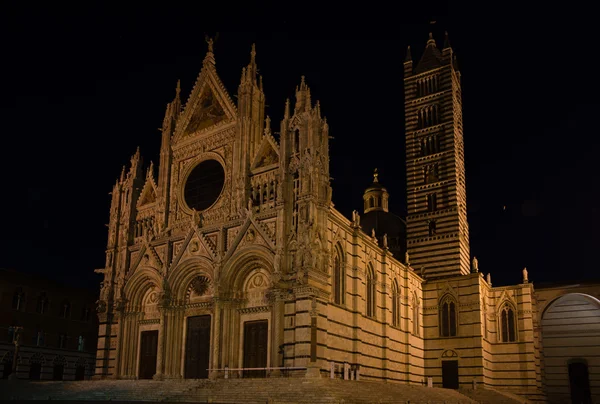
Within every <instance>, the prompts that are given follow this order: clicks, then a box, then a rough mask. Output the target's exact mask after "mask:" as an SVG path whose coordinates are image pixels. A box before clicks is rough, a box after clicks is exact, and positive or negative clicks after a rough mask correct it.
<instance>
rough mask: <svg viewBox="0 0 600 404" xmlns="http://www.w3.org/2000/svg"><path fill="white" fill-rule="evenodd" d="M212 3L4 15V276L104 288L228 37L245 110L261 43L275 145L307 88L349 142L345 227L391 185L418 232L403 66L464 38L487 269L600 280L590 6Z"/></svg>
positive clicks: (338, 161) (343, 189)
mask: <svg viewBox="0 0 600 404" xmlns="http://www.w3.org/2000/svg"><path fill="white" fill-rule="evenodd" d="M204 3H206V2H198V3H197V4H199V6H198V7H196V8H189V9H187V8H184V7H183V6H169V8H163V9H158V8H151V7H150V6H148V5H147V4H148V3H140V4H138V5H136V6H120V7H119V8H115V9H109V8H106V7H105V6H96V5H93V4H88V3H86V5H83V6H76V7H73V6H71V7H69V8H67V7H62V8H61V7H60V6H56V5H54V4H53V5H52V6H46V7H44V8H41V7H38V6H34V5H32V4H29V3H27V5H25V6H23V5H18V4H19V3H10V2H9V3H3V5H2V6H0V7H1V9H0V26H1V28H0V34H1V35H2V36H1V38H2V48H1V49H2V50H1V52H2V53H1V55H2V59H1V60H2V63H1V65H0V66H1V75H0V80H1V81H0V83H1V85H0V125H1V127H2V129H1V130H0V134H1V135H0V136H2V154H1V157H0V172H1V173H2V174H1V175H2V177H1V178H2V198H1V201H2V202H1V203H2V205H1V208H2V213H3V215H2V222H1V223H2V225H1V227H0V228H1V232H0V237H1V240H0V267H5V268H11V269H15V270H19V271H26V272H32V273H39V274H44V275H45V276H47V277H51V278H54V279H57V280H60V281H64V282H68V283H71V284H79V285H87V286H92V287H96V286H97V285H98V282H99V281H100V277H99V276H98V275H96V274H94V273H93V270H94V268H99V267H102V266H103V264H104V248H105V246H106V240H107V228H106V227H105V223H107V222H108V214H109V204H110V196H109V195H108V192H109V191H110V190H111V187H112V184H113V183H114V181H115V179H116V178H117V176H118V175H119V173H120V171H121V166H122V165H123V164H127V163H128V161H129V158H130V156H131V154H133V153H134V151H135V148H136V147H137V146H138V145H139V146H140V148H141V152H142V155H143V156H144V158H145V160H146V162H149V161H150V160H153V161H154V162H155V163H157V162H158V152H159V146H160V132H159V131H158V130H157V128H159V127H160V126H161V124H162V118H163V113H164V108H165V106H166V104H167V102H169V101H170V100H171V99H172V97H173V95H174V89H175V85H176V82H177V79H181V83H182V91H183V95H184V100H186V99H187V96H188V94H189V92H190V90H191V88H192V86H193V83H194V81H195V79H196V76H197V74H198V72H199V71H200V68H201V66H202V59H203V58H204V54H205V52H206V43H205V41H204V37H205V34H210V35H215V34H216V32H219V37H218V39H217V41H216V45H215V54H216V60H217V71H218V73H219V75H220V77H221V79H222V80H223V82H224V84H225V86H226V87H227V89H228V90H229V93H230V94H231V95H232V96H233V95H234V94H236V92H237V85H238V82H239V77H240V73H241V69H242V67H243V66H245V65H246V64H247V63H248V59H249V51H250V46H251V44H252V43H253V42H256V48H257V62H258V66H259V68H260V73H261V74H262V75H263V78H264V83H265V92H266V97H267V104H268V108H267V113H268V114H269V115H270V116H271V118H272V120H273V122H274V128H273V130H274V131H279V121H280V120H281V117H282V110H283V105H284V102H285V99H286V97H293V95H294V88H295V86H296V85H297V84H298V83H299V82H300V76H301V75H305V76H306V81H307V83H308V85H309V86H310V87H311V92H312V95H313V100H316V99H319V100H320V101H321V106H322V111H323V113H324V115H326V116H327V119H328V122H329V124H330V134H331V135H332V136H333V137H334V138H335V139H334V140H332V141H331V175H332V177H333V178H334V180H333V182H332V184H333V190H334V191H333V192H334V193H333V199H334V203H335V204H336V207H337V208H338V209H339V210H340V211H341V212H342V213H344V214H346V215H347V216H349V215H350V212H351V211H352V209H359V210H361V209H362V192H363V190H364V188H365V187H366V186H367V185H368V184H369V183H370V181H371V178H372V177H371V173H372V170H373V168H375V167H378V168H379V171H380V172H381V175H380V179H381V182H383V183H384V185H385V186H386V187H387V189H388V191H389V192H390V194H391V201H390V203H391V206H392V209H393V210H395V211H396V212H399V213H401V214H402V215H404V214H403V209H404V205H405V192H404V187H405V170H404V115H403V110H404V94H403V87H402V86H403V73H402V62H403V60H404V56H405V51H406V47H407V46H408V45H410V46H411V48H412V50H413V57H414V58H415V59H418V58H419V57H420V54H421V52H422V50H423V48H424V46H425V43H426V41H427V35H428V32H429V31H430V30H432V31H433V33H434V35H435V37H436V38H437V40H438V46H441V42H442V39H443V32H444V30H447V31H448V32H449V34H450V40H451V44H452V47H453V48H454V50H455V52H456V54H457V56H458V63H459V67H460V70H461V73H462V75H463V81H462V84H463V106H464V136H465V149H466V177H467V195H468V221H469V225H470V239H471V252H472V254H474V255H476V256H477V257H478V259H479V266H480V270H481V271H482V272H485V273H487V272H491V273H492V280H493V282H494V284H495V285H503V284H511V283H517V282H519V281H520V280H521V269H522V268H523V267H525V266H526V267H527V268H528V270H529V273H530V279H531V280H532V281H533V282H534V283H541V282H547V281H548V282H549V281H559V280H573V281H578V280H590V279H598V263H597V259H596V246H598V245H599V242H600V233H599V232H597V231H596V230H597V229H598V228H600V213H599V211H598V207H599V206H600V203H599V202H600V201H599V199H600V189H599V185H598V180H597V176H598V174H599V172H600V170H599V168H598V164H597V162H598V155H599V153H598V152H599V145H600V140H599V139H598V136H599V135H600V133H599V130H598V126H597V119H598V105H599V104H600V100H599V99H598V94H600V92H599V90H600V84H599V82H600V79H599V76H598V59H599V58H598V30H597V28H596V25H597V24H595V21H593V20H592V18H593V17H594V16H595V15H597V12H598V10H596V9H592V8H591V6H587V5H584V4H585V3H583V2H582V3H581V4H578V3H577V2H566V3H561V8H556V9H553V8H550V7H549V6H548V3H540V4H542V5H543V6H537V5H529V4H528V2H513V3H511V2H502V3H497V4H492V3H491V2H479V3H473V5H471V2H468V3H469V4H466V3H467V2H460V3H459V2H442V3H434V2H428V3H424V2H421V3H423V4H421V3H419V4H421V5H419V6H415V7H413V8H407V6H406V5H404V3H405V2H398V3H397V4H398V5H401V6H398V7H399V9H398V10H396V8H395V7H396V6H392V5H391V4H395V3H391V2H390V3H389V4H390V5H389V6H388V5H386V4H388V2H379V3H378V2H374V3H372V8H368V7H365V4H363V6H362V7H361V8H352V6H350V4H351V3H345V6H344V7H340V8H338V9H333V8H326V6H325V3H324V2H322V3H320V4H319V3H315V4H308V3H304V2H293V3H292V2H289V4H288V3H283V2H281V3H273V4H271V5H267V3H264V4H262V3H252V4H247V5H245V6H243V8H240V6H236V5H235V4H233V3H227V4H224V6H223V7H222V8H219V9H217V8H211V9H207V8H202V7H205V6H206V5H205V4H204ZM463 3H464V4H463ZM488 3H489V4H488ZM21 4H22V3H21ZM141 4H143V7H141ZM259 4H260V5H259ZM432 20H433V21H436V23H435V24H430V21H432ZM232 29H237V30H243V32H231V31H228V30H232ZM246 30H247V32H246ZM504 207H505V208H504Z"/></svg>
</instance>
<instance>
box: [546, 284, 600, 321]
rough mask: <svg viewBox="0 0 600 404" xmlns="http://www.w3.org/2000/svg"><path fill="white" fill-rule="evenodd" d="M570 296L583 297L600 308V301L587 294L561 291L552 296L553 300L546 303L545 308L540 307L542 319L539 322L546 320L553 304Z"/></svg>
mask: <svg viewBox="0 0 600 404" xmlns="http://www.w3.org/2000/svg"><path fill="white" fill-rule="evenodd" d="M569 295H578V296H581V297H583V298H584V299H587V300H588V301H590V303H592V304H596V306H597V307H598V308H600V299H598V298H597V297H595V296H592V295H589V294H587V293H580V292H567V291H564V290H561V291H559V292H557V293H556V294H555V295H554V296H552V297H551V298H549V299H548V300H547V301H546V303H545V305H544V306H542V307H540V310H539V313H540V314H539V315H540V318H539V319H538V320H540V321H542V320H543V319H544V315H545V314H546V312H547V311H548V310H549V309H550V308H551V307H552V305H553V304H555V303H557V302H558V300H559V299H561V298H564V297H566V296H569Z"/></svg>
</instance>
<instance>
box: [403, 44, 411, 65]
mask: <svg viewBox="0 0 600 404" xmlns="http://www.w3.org/2000/svg"><path fill="white" fill-rule="evenodd" d="M406 62H411V63H412V55H411V54H410V45H408V48H406V57H405V58H404V63H406Z"/></svg>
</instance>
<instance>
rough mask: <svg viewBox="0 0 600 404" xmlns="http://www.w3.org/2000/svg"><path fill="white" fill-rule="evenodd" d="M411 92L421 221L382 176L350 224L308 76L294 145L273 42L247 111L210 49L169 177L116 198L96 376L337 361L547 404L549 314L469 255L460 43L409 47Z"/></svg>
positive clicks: (171, 145) (294, 106)
mask: <svg viewBox="0 0 600 404" xmlns="http://www.w3.org/2000/svg"><path fill="white" fill-rule="evenodd" d="M404 86H405V109H406V114H405V116H406V122H405V128H406V136H405V138H406V154H407V155H406V166H407V207H408V214H407V217H406V219H403V218H400V217H398V216H396V215H394V214H393V213H391V212H389V209H388V193H387V191H386V189H385V188H384V186H383V185H382V183H381V182H380V181H379V178H378V175H377V173H375V175H374V180H373V184H372V185H371V186H370V187H369V188H367V190H366V191H365V193H364V210H363V211H362V212H358V211H354V212H353V214H352V217H351V218H347V217H345V216H344V215H342V214H341V213H340V212H338V211H337V210H336V209H335V208H334V207H333V204H332V200H331V195H332V192H331V185H330V175H329V163H330V161H329V127H328V123H327V122H326V120H325V119H324V118H323V117H322V114H321V107H320V105H319V103H318V102H313V100H312V99H311V94H310V89H309V87H308V85H307V83H306V82H305V80H304V78H302V80H301V82H300V84H299V85H298V87H297V89H296V97H295V100H293V101H290V100H288V101H287V102H286V104H285V110H284V116H283V119H282V120H281V122H280V127H279V137H278V138H275V137H274V136H273V132H272V124H271V121H270V118H269V117H268V116H265V95H264V92H263V88H262V79H261V77H259V75H258V73H257V64H256V54H255V51H254V47H253V48H252V51H251V55H250V62H249V64H248V65H247V66H246V67H244V68H243V69H242V75H241V80H240V84H239V87H238V92H237V101H236V102H234V101H232V98H231V97H230V96H229V94H228V93H227V91H226V89H225V87H224V86H223V84H222V82H221V80H220V79H219V76H218V75H217V71H216V67H215V56H214V53H213V49H212V42H210V41H209V49H208V52H207V54H206V57H205V59H204V61H203V66H202V69H201V71H200V74H199V76H198V78H197V81H196V83H195V85H194V88H193V89H192V91H191V94H190V96H189V98H188V100H187V102H186V103H185V105H183V104H182V102H181V98H180V89H179V86H178V87H177V90H176V95H175V98H174V100H173V101H172V102H171V103H169V104H168V107H167V110H166V113H165V117H164V121H163V125H162V143H161V149H160V162H159V165H158V167H157V168H158V169H157V170H155V169H154V167H153V166H152V165H150V166H149V167H147V168H144V167H143V163H142V158H141V156H140V152H139V150H138V151H137V152H136V153H135V154H134V155H133V157H132V158H131V165H130V167H128V168H127V169H125V168H124V169H123V172H122V173H121V175H120V177H119V178H118V179H117V181H116V183H115V185H114V187H113V190H112V204H111V210H110V222H109V234H108V245H107V250H106V265H105V268H102V269H100V270H97V271H98V272H101V273H103V274H104V282H103V283H102V287H101V292H100V299H99V301H98V304H97V309H98V315H99V319H100V330H99V341H98V351H97V363H96V377H97V378H121V379H138V378H139V379H142V378H154V379H179V378H208V377H225V369H228V370H229V369H230V370H231V373H228V375H229V377H234V376H259V375H262V374H263V373H261V372H264V371H263V370H261V369H263V368H267V367H269V368H275V369H272V371H271V374H277V373H278V372H280V371H282V369H281V368H282V367H283V368H289V369H287V370H288V371H291V372H294V373H295V374H296V375H307V376H315V377H317V376H319V375H322V376H323V377H325V376H327V377H328V376H329V374H330V370H331V367H332V363H334V368H335V369H338V370H339V369H340V366H346V367H349V368H351V369H352V370H353V374H354V375H356V374H358V375H359V377H360V378H361V379H365V380H378V381H382V382H385V381H387V382H399V383H411V384H423V383H426V382H427V381H430V383H432V384H433V385H434V386H438V387H442V386H443V387H450V388H458V387H459V386H460V387H465V386H472V385H473V384H474V383H475V384H478V385H483V386H487V387H491V388H500V389H509V390H511V391H513V392H515V393H517V394H523V395H526V396H528V397H529V398H538V399H543V398H544V394H545V391H546V387H545V385H546V381H545V379H546V372H545V370H544V358H543V348H542V342H541V336H542V333H541V324H542V320H543V319H542V312H541V311H540V309H539V307H538V305H537V300H538V295H536V291H535V290H534V287H533V284H532V283H530V282H529V281H528V279H527V271H526V270H523V281H522V283H520V284H518V285H513V286H508V287H493V286H492V282H491V279H490V276H489V274H488V276H487V277H486V276H483V274H482V273H481V272H479V269H478V263H477V259H476V258H474V257H471V254H470V251H469V229H468V223H467V217H466V216H467V208H466V189H465V168H464V148H463V129H462V105H461V76H460V72H459V71H458V69H457V65H456V61H455V55H454V53H453V50H452V48H451V47H450V46H449V44H448V43H447V42H446V43H445V44H444V46H443V47H442V48H441V50H440V49H438V47H437V46H436V43H435V41H434V40H433V39H432V38H431V37H430V39H429V41H428V42H427V45H426V47H425V50H424V52H423V56H422V57H421V59H420V60H419V62H418V63H414V64H413V61H412V58H411V56H410V48H409V52H408V54H407V59H406V61H405V63H404ZM155 171H156V172H157V173H158V174H155ZM559 290H560V291H564V289H560V288H559ZM594 290H595V289H594ZM561 293H562V292H557V293H556V294H555V295H553V297H548V299H547V303H548V305H551V304H552V302H553V301H554V300H555V299H556V298H557V297H560V296H563V295H564V293H562V294H561ZM590 293H591V294H590V296H591V297H590V296H588V295H586V296H588V297H590V298H591V299H592V300H590V301H589V305H590V310H592V311H593V310H598V307H597V306H594V304H596V303H597V297H598V296H596V297H595V299H596V301H594V300H593V299H594V298H593V295H594V293H597V294H600V292H597V291H596V292H594V291H592V292H590ZM594 313H596V312H594ZM599 328H600V327H599ZM596 331H598V330H596ZM599 335H600V334H599ZM577 355H579V354H577ZM577 355H575V356H577ZM583 355H584V356H585V355H587V354H583ZM579 356H581V355H579ZM594 360H596V361H597V360H598V358H596V359H594ZM561 363H562V362H561ZM344 364H345V365H344ZM586 366H589V369H590V370H589V372H591V373H593V372H592V371H591V369H592V364H587V365H586ZM563 373H564V372H563ZM591 373H590V377H592V375H591ZM354 377H356V376H354ZM561 377H563V379H564V374H563V375H562V376H561ZM561 380H562V379H561ZM588 388H589V387H588ZM563 393H564V392H563ZM561 394H562V393H561ZM564 394H567V395H568V394H569V391H568V387H567V392H566V393H564Z"/></svg>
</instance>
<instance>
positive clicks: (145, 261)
mask: <svg viewBox="0 0 600 404" xmlns="http://www.w3.org/2000/svg"><path fill="white" fill-rule="evenodd" d="M131 258H132V262H133V265H132V266H131V268H130V270H129V272H130V273H133V272H135V271H136V269H137V268H138V267H152V268H155V269H156V270H158V271H160V270H161V269H162V267H163V262H162V260H161V259H160V256H159V255H158V254H157V252H156V250H155V249H154V248H153V247H152V246H150V245H149V244H147V243H144V244H142V247H141V248H140V250H139V251H138V252H137V253H135V254H132V257H131Z"/></svg>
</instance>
